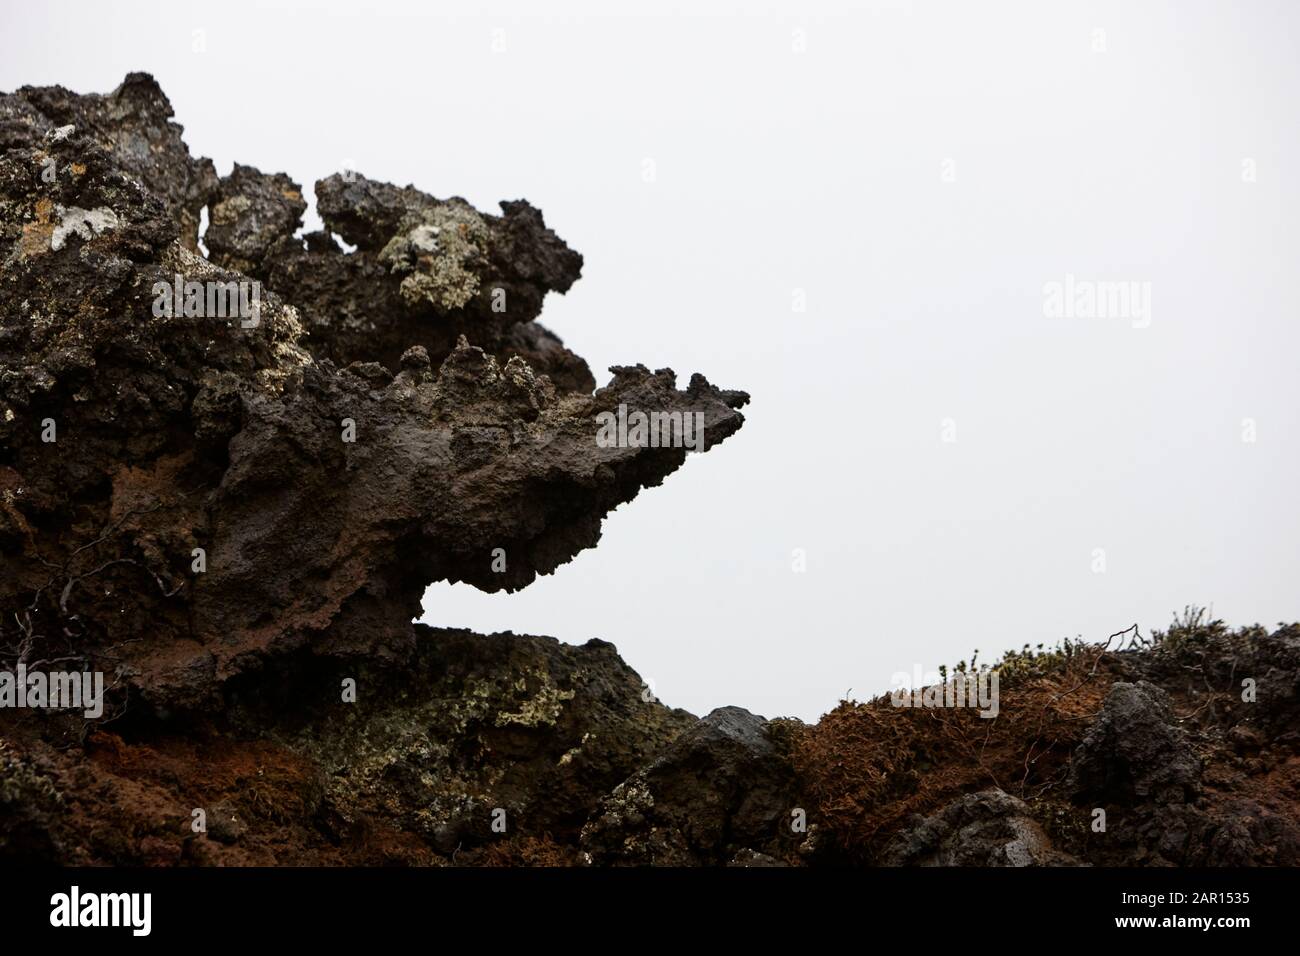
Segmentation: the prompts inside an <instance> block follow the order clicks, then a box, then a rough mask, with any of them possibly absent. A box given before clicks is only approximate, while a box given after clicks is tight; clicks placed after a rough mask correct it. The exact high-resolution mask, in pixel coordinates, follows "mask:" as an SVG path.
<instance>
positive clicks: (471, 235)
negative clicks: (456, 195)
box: [379, 200, 488, 311]
mask: <svg viewBox="0 0 1300 956" xmlns="http://www.w3.org/2000/svg"><path fill="white" fill-rule="evenodd" d="M487 242H488V228H487V224H486V223H485V222H484V221H483V217H482V216H480V215H479V214H478V213H477V212H475V211H474V210H473V209H472V208H471V207H470V206H469V205H467V204H465V203H461V202H458V201H456V200H451V201H449V202H446V203H444V204H442V205H439V206H435V207H433V208H431V209H426V210H423V211H421V212H420V213H418V214H415V215H412V216H408V217H407V218H405V219H403V220H402V224H401V228H400V229H399V230H398V232H397V234H396V235H395V236H393V238H391V239H390V240H388V244H387V245H386V246H384V248H383V250H382V251H381V252H380V253H379V261H380V262H382V263H384V264H385V265H387V266H388V267H389V269H390V271H392V272H393V273H394V274H402V273H406V277H405V278H404V279H402V285H401V293H402V298H403V299H405V300H406V302H408V303H409V304H412V305H415V304H417V303H420V302H424V301H427V302H431V303H432V304H433V305H435V306H436V307H438V308H439V309H442V310H443V311H448V310H451V309H459V308H461V307H462V306H464V305H465V304H466V303H468V302H469V301H470V300H471V299H473V298H474V296H475V295H477V294H478V290H479V277H478V273H477V272H476V271H475V266H476V265H477V264H478V263H479V262H481V261H482V260H484V259H485V257H486V255H487Z"/></svg>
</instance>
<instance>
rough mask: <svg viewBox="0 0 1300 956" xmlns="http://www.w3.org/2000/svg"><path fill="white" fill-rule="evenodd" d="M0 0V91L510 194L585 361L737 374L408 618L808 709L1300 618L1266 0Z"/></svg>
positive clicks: (1290, 361) (1286, 140)
mask: <svg viewBox="0 0 1300 956" xmlns="http://www.w3.org/2000/svg"><path fill="white" fill-rule="evenodd" d="M0 5H2V8H3V21H2V25H3V28H2V29H0V89H4V90H12V89H15V88H16V87H18V86H21V85H24V84H54V83H58V84H62V85H64V86H67V87H69V88H71V89H74V90H77V91H79V92H107V91H109V90H111V89H112V88H113V87H115V86H116V85H117V84H118V83H119V82H120V81H121V79H122V77H123V76H124V75H125V74H126V73H127V72H129V71H131V70H146V71H149V72H151V73H153V74H154V75H155V76H156V77H157V78H158V80H159V82H160V83H161V84H162V86H163V88H164V90H165V91H166V92H167V95H168V96H169V97H170V98H171V101H172V103H173V105H174V106H175V109H176V114H177V119H178V121H179V122H181V123H182V124H183V125H184V126H185V130H186V133H185V138H186V141H187V142H188V144H189V146H190V149H191V151H192V152H194V153H195V154H199V155H206V156H210V157H212V158H213V159H214V160H215V162H216V164H217V168H218V171H219V172H220V173H222V174H225V173H227V172H229V170H230V168H231V166H232V164H233V162H235V161H236V160H238V161H240V162H243V163H247V164H250V165H254V166H257V167H259V168H260V169H262V170H264V171H284V172H287V173H288V174H290V175H291V176H292V177H294V178H295V179H296V180H298V181H299V182H301V183H303V184H304V185H305V186H307V188H308V190H310V186H311V184H312V182H314V181H315V180H316V179H317V178H318V177H321V176H324V175H327V174H329V173H331V172H334V171H337V170H338V169H340V168H341V167H343V166H344V165H345V164H346V165H349V166H355V168H357V169H358V170H360V171H361V172H363V173H364V174H365V175H367V176H369V177H372V178H375V179H380V180H388V181H392V182H396V183H400V184H405V183H408V182H410V183H414V184H415V185H416V186H418V187H420V188H421V189H423V190H425V191H428V192H430V193H433V194H434V195H438V196H447V195H453V194H459V195H462V196H465V197H466V198H467V199H469V200H470V201H471V202H473V203H474V204H475V205H477V206H479V207H480V208H484V209H489V210H495V208H496V205H495V204H496V202H497V201H498V200H500V199H514V198H519V197H525V198H527V199H529V200H530V201H531V202H533V203H534V204H535V205H537V206H540V207H541V208H542V210H543V211H544V212H545V215H546V218H547V221H548V223H550V224H551V225H552V226H553V227H554V228H555V229H556V231H557V232H558V233H559V234H560V235H561V236H562V237H563V238H564V239H565V240H566V241H568V242H569V243H570V244H571V245H572V246H573V247H575V248H576V249H578V250H580V251H581V252H582V253H583V255H584V256H585V257H586V266H585V269H584V276H583V278H582V279H581V281H579V282H578V283H577V285H575V286H574V288H573V289H572V290H571V291H570V293H569V294H568V295H567V296H564V297H551V298H550V299H549V300H548V302H547V305H546V308H545V311H544V312H543V315H542V321H543V322H544V324H546V325H547V326H548V327H550V328H551V329H552V330H553V331H555V332H556V333H557V334H558V335H560V336H561V337H562V338H563V339H564V340H565V342H566V343H567V344H568V345H569V346H571V347H572V348H573V349H574V350H575V351H577V352H578V353H579V354H581V355H582V356H584V357H585V358H586V359H587V360H588V361H589V362H590V363H591V365H592V368H593V370H596V371H597V379H598V381H600V382H601V383H602V384H603V383H604V381H605V380H606V376H605V374H604V372H603V369H604V368H606V367H607V366H609V365H613V364H629V363H635V362H642V363H644V364H646V365H648V366H650V367H651V368H658V367H663V366H670V367H672V368H674V369H676V370H677V372H678V374H679V376H680V377H681V378H682V380H683V382H684V381H685V380H686V378H687V377H689V375H690V374H691V373H692V372H695V371H702V372H704V373H705V374H706V375H707V376H708V377H709V379H710V380H711V381H713V382H714V383H716V384H718V385H720V386H723V387H728V388H743V389H745V390H747V391H749V392H750V393H751V394H752V395H753V402H752V404H751V405H750V406H749V407H748V408H747V409H746V415H747V417H748V422H747V424H746V425H745V428H744V429H743V430H742V431H741V432H740V433H739V434H738V435H736V436H735V437H734V438H732V439H730V440H729V441H728V442H727V443H726V444H724V445H723V446H721V447H720V448H718V449H716V450H715V451H713V452H710V453H709V454H708V455H706V456H700V457H695V456H692V458H691V459H690V460H689V461H688V462H687V465H686V467H684V468H683V469H682V470H681V471H679V472H678V473H677V474H675V475H673V476H672V477H670V478H669V479H668V480H667V482H666V483H665V485H664V486H663V487H661V488H657V489H651V490H649V491H647V492H644V493H643V494H642V496H641V497H639V498H638V499H637V500H636V501H635V502H633V503H632V504H631V505H628V506H625V507H623V508H621V509H620V510H619V511H617V512H615V513H614V514H613V515H612V516H610V518H609V519H608V520H607V521H606V523H605V528H604V538H603V541H602V542H601V544H600V546H599V547H598V548H596V549H594V550H591V551H587V552H584V553H583V554H581V555H579V556H578V558H577V559H575V560H574V561H573V562H572V563H571V564H568V565H565V566H564V567H562V568H560V569H559V570H558V571H557V572H556V573H555V574H553V575H551V576H549V577H546V578H542V579H540V580H539V581H538V582H537V583H535V584H534V585H533V586H531V587H529V588H527V589H525V590H524V591H522V592H520V593H518V594H515V595H504V594H497V595H487V594H481V593H479V592H476V591H473V590H472V589H470V588H468V587H467V586H463V585H458V586H456V587H449V586H447V585H435V586H434V587H433V588H431V589H430V591H429V593H428V595H427V597H426V600H425V609H426V614H425V616H424V620H426V621H428V622H429V623H433V624H446V625H454V626H463V627H470V628H474V629H476V630H480V631H492V630H505V629H512V630H514V631H516V632H528V633H536V634H550V635H553V636H555V637H558V638H560V639H561V640H564V641H569V642H572V643H580V642H583V641H585V640H587V639H588V638H591V637H600V638H603V639H605V640H609V641H612V642H613V643H615V644H616V645H618V648H619V650H620V651H621V652H622V654H623V656H624V657H625V658H626V660H627V661H628V662H629V663H630V664H631V665H632V666H633V667H634V668H636V669H637V670H638V671H640V673H641V674H642V675H643V676H645V677H647V678H649V679H651V680H653V682H654V686H655V689H656V692H657V693H658V695H659V696H660V697H661V698H662V699H663V700H665V701H666V702H667V703H669V704H672V705H676V706H682V707H686V708H688V709H690V710H692V711H694V712H697V713H703V712H707V711H708V710H710V709H711V708H713V707H716V706H720V705H723V704H739V705H741V706H744V707H748V708H750V709H751V710H754V711H757V712H759V713H762V714H764V715H766V716H769V717H770V716H776V715H780V714H790V715H795V716H799V717H803V718H805V719H815V718H816V717H817V716H818V715H819V714H820V713H821V712H823V711H824V710H826V709H828V708H830V707H831V706H833V705H834V704H835V702H836V700H837V699H838V698H839V697H840V695H841V694H843V693H844V692H845V691H846V690H848V689H849V688H852V691H853V695H854V696H855V697H865V696H870V695H873V694H875V693H878V692H882V691H884V690H886V689H887V688H888V686H889V680H890V677H891V675H892V674H894V673H895V672H897V671H911V670H913V668H915V667H917V666H920V667H921V668H922V669H923V670H932V669H934V668H936V667H937V666H938V665H939V664H943V663H952V662H955V661H956V660H958V659H960V658H965V657H968V656H969V654H970V652H971V651H972V650H973V649H975V648H979V649H980V652H981V656H982V657H992V656H995V655H996V654H997V653H999V652H1001V651H1002V650H1005V649H1007V648H1010V647H1019V646H1020V645H1022V644H1024V643H1026V642H1030V643H1034V644H1036V643H1038V642H1040V641H1042V642H1048V643H1051V642H1054V641H1056V640H1058V639H1059V638H1062V637H1066V636H1070V637H1073V636H1077V635H1082V636H1084V637H1086V638H1098V639H1100V638H1104V637H1105V636H1106V635H1107V634H1109V633H1111V632H1112V631H1116V630H1119V629H1120V628H1122V627H1125V626H1127V625H1129V624H1131V623H1133V622H1135V621H1136V622H1138V623H1139V624H1141V625H1142V627H1143V628H1144V629H1149V628H1152V627H1160V626H1163V625H1164V624H1165V623H1166V622H1167V621H1168V620H1169V617H1170V614H1171V612H1172V611H1174V610H1175V609H1177V608H1181V607H1182V606H1183V605H1184V604H1187V603H1201V604H1211V605H1213V609H1214V611H1215V613H1216V614H1217V615H1219V616H1222V617H1224V618H1225V619H1226V620H1228V621H1229V622H1230V623H1233V624H1245V623H1252V622H1256V621H1259V622H1262V623H1265V624H1269V625H1272V624H1274V623H1276V622H1277V621H1279V620H1294V619H1297V618H1300V596H1298V595H1297V590H1296V587H1295V584H1296V579H1297V571H1298V570H1300V561H1298V559H1297V553H1296V549H1297V542H1300V509H1297V507H1296V504H1295V499H1296V495H1297V488H1300V403H1298V402H1297V375H1296V363H1297V355H1300V324H1298V321H1297V320H1298V319H1300V314H1298V310H1297V306H1298V305H1300V292H1298V291H1297V282H1296V278H1295V269H1296V262H1297V251H1300V217H1298V216H1297V212H1298V211H1300V210H1298V206H1300V202H1298V200H1300V193H1298V191H1297V174H1296V170H1297V169H1298V168H1300V162H1298V160H1300V155H1298V148H1300V136H1298V135H1297V133H1298V121H1297V117H1300V110H1298V109H1297V105H1298V104H1297V94H1298V93H1300V65H1298V64H1300V56H1298V55H1297V54H1298V52H1300V51H1298V50H1297V45H1298V41H1297V37H1300V29H1298V28H1300V22H1298V21H1300V14H1298V13H1297V7H1296V5H1295V4H1294V3H1292V2H1286V0H1279V2H1273V3H1265V2H1236V3H1206V2H1138V3H1135V2H1132V0H1128V2H1115V3H1084V2H1079V3H1042V2H1022V3H1008V2H988V3H969V2H951V3H937V2H936V3H931V2H921V0H917V2H913V3H908V2H890V3H879V4H860V3H852V4H851V3H838V4H837V3H821V4H818V3H809V2H796V0H791V2H784V3H755V4H743V5H742V4H740V3H709V2H699V0H696V2H690V3H686V2H682V3H670V2H664V0H658V2H647V3H640V4H630V5H620V4H618V3H612V2H609V0H603V2H594V0H593V2H589V3H566V2H560V0H547V2H545V3H537V2H531V3H528V2H519V3H512V4H490V3H489V4H469V3H456V4H439V3H436V2H421V3H410V4H398V3H385V2H380V0H371V2H367V3H364V4H358V5H356V7H355V9H350V7H351V5H345V4H341V3H340V4H315V5H309V4H305V3H301V4H298V3H283V2H271V0H259V2H255V3H239V2H232V0H223V2H219V3H186V2H158V3H143V2H142V3H113V2H98V3H87V4H80V5H73V4H66V3H58V2H53V3H48V2H43V3H29V2H22V3H15V2H12V0H3V2H2V4H0ZM647 161H649V163H648V162H647ZM648 169H652V170H653V176H647V170H648ZM310 215H311V217H312V218H311V219H310V220H309V225H313V226H314V225H315V224H317V223H318V222H319V220H317V219H316V218H315V214H314V211H313V212H312V213H311V214H310ZM1067 277H1072V278H1069V279H1067ZM1103 282H1115V283H1124V285H1123V286H1122V287H1120V286H1116V287H1114V288H1115V289H1120V288H1122V289H1124V290H1126V291H1131V292H1134V293H1136V297H1135V298H1133V299H1131V300H1130V301H1129V302H1128V303H1127V309H1125V308H1124V303H1122V302H1121V303H1119V304H1120V307H1121V308H1120V314H1109V315H1108V314H1098V313H1101V312H1103V311H1104V310H1103V309H1102V308H1101V307H1100V306H1094V307H1093V308H1092V309H1091V311H1090V310H1089V308H1088V306H1087V303H1086V299H1085V298H1083V297H1084V296H1086V295H1088V294H1089V293H1090V292H1093V291H1097V286H1096V285H1090V284H1095V283H1103ZM1052 283H1057V284H1058V285H1057V286H1055V289H1056V290H1057V292H1060V291H1061V290H1063V289H1065V288H1066V287H1067V283H1071V285H1070V286H1069V288H1070V289H1071V290H1072V291H1071V300H1072V301H1075V302H1076V303H1078V304H1079V307H1078V308H1077V309H1071V310H1069V312H1071V313H1073V314H1071V315H1060V314H1059V313H1057V312H1055V311H1054V310H1053V308H1052V307H1051V306H1050V304H1049V302H1048V300H1049V299H1050V298H1051V290H1052V289H1053V288H1054V287H1053V286H1052V285H1051V284H1052ZM1103 290H1104V287H1103ZM1076 295H1077V296H1080V298H1077V299H1075V298H1074V296H1076ZM1148 296H1149V299H1148V298H1147V297H1148ZM1103 301H1105V300H1104V297H1103ZM1144 302H1145V303H1147V305H1148V306H1149V307H1144V306H1143V303H1144ZM1079 313H1083V314H1079ZM1251 439H1253V440H1251ZM797 549H799V550H801V552H802V554H803V555H804V556H805V560H806V570H805V571H804V572H803V573H797V572H796V571H795V570H794V567H795V565H796V562H797V555H796V551H797Z"/></svg>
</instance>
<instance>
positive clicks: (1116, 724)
mask: <svg viewBox="0 0 1300 956" xmlns="http://www.w3.org/2000/svg"><path fill="white" fill-rule="evenodd" d="M1200 778H1201V767H1200V760H1199V759H1198V758H1197V756H1196V754H1195V753H1194V752H1193V751H1192V748H1191V746H1190V744H1189V743H1188V740H1187V735H1186V734H1185V733H1184V732H1183V731H1182V730H1180V729H1178V728H1177V727H1175V726H1174V725H1173V715H1172V713H1171V711H1170V707H1169V696H1168V695H1167V694H1166V693H1165V692H1164V691H1163V690H1162V689H1161V688H1159V687H1157V686H1155V685H1154V684H1148V683H1146V682H1145V681H1143V682H1140V683H1137V684H1128V683H1124V682H1122V681H1121V682H1118V683H1116V684H1114V685H1113V686H1112V687H1111V689H1110V694H1109V695H1108V696H1107V698H1106V704H1105V707H1104V708H1103V709H1102V712H1101V714H1100V715H1098V717H1097V719H1096V721H1094V722H1093V724H1092V726H1091V727H1090V728H1089V729H1088V733H1087V736H1085V737H1084V740H1083V743H1082V744H1080V745H1079V749H1078V751H1077V752H1076V753H1075V756H1074V762H1073V764H1072V767H1071V788H1072V790H1073V791H1074V795H1075V798H1076V800H1085V801H1086V800H1094V801H1103V802H1105V801H1110V802H1114V803H1124V804H1131V803H1134V802H1148V801H1150V802H1154V803H1159V804H1170V803H1186V802H1187V801H1188V800H1191V799H1194V798H1195V796H1196V795H1197V793H1198V792H1199V790H1200Z"/></svg>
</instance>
